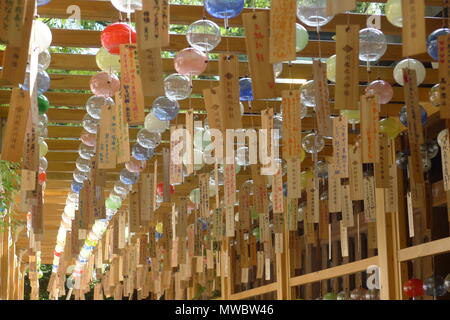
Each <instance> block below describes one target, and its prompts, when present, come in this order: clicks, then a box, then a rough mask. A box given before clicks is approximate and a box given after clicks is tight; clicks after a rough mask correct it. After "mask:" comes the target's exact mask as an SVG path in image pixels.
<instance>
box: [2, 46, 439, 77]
mask: <svg viewBox="0 0 450 320" xmlns="http://www.w3.org/2000/svg"><path fill="white" fill-rule="evenodd" d="M2 59H3V52H0V61H2ZM50 69H57V70H82V71H100V69H99V68H98V67H97V64H96V62H95V55H83V54H67V53H52V62H51V64H50ZM163 70H164V72H165V73H166V74H170V73H175V72H176V70H175V68H174V64H173V59H169V58H164V59H163ZM239 70H241V75H245V74H246V73H248V64H247V62H240V63H239ZM203 74H204V75H217V74H218V63H217V61H215V60H212V61H210V62H209V65H208V68H207V70H206V71H205V72H204V73H203ZM371 75H372V77H377V78H381V79H383V80H385V81H388V82H391V83H395V80H394V76H393V67H377V66H373V67H371ZM311 77H312V65H310V64H292V65H291V66H290V67H289V66H288V64H287V63H285V64H284V65H283V72H282V73H281V75H280V76H279V77H278V78H280V79H283V78H288V79H311ZM437 77H438V70H436V69H431V68H428V69H427V74H426V77H425V80H424V84H433V83H435V82H436V79H437ZM359 81H360V82H366V81H367V68H366V67H365V66H360V67H359Z"/></svg>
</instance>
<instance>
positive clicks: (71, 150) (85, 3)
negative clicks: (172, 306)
mask: <svg viewBox="0 0 450 320" xmlns="http://www.w3.org/2000/svg"><path fill="white" fill-rule="evenodd" d="M367 2H385V1H382V0H372V1H367ZM425 2H426V5H427V6H438V7H441V6H443V1H442V0H426V1H425ZM73 4H74V1H72V0H58V1H52V2H51V3H49V4H48V5H45V6H42V7H39V8H38V14H39V16H40V17H41V18H51V19H67V18H68V13H67V12H66V10H67V8H68V7H69V6H70V5H73ZM76 5H77V6H79V7H80V12H81V19H82V20H93V21H101V22H106V23H111V22H115V21H118V20H119V18H120V17H119V13H118V11H117V10H116V9H115V8H114V7H113V6H112V5H111V3H110V2H109V1H92V0H78V1H76ZM252 10H253V9H249V8H247V9H245V10H244V12H250V11H252ZM264 10H266V9H255V11H256V12H259V11H264ZM203 16H206V18H207V19H210V20H212V21H214V22H216V23H217V24H219V25H220V26H222V27H223V20H219V19H214V18H212V17H210V16H207V14H206V12H205V11H204V9H203V7H202V6H191V5H171V6H170V23H171V24H178V25H189V24H191V23H192V22H194V21H196V20H199V19H201V18H202V17H203ZM241 17H242V15H240V16H238V17H237V18H233V19H230V21H229V25H230V26H232V27H242V18H241ZM367 18H368V15H366V14H350V15H349V16H348V15H347V14H339V15H337V16H336V17H334V18H333V20H332V21H331V22H330V23H328V24H326V25H325V26H324V27H322V28H321V32H323V33H330V34H333V33H335V30H336V26H337V25H339V24H346V23H347V21H348V19H349V20H350V21H351V23H352V24H359V25H360V26H361V28H363V27H364V26H365V25H366V21H367ZM131 21H134V16H133V15H132V16H131ZM444 21H445V19H443V18H439V17H426V29H427V30H426V33H427V34H429V33H431V32H432V31H434V30H436V29H438V28H440V27H442V25H443V23H444ZM381 30H382V31H383V32H384V33H385V34H386V35H388V36H401V34H402V30H401V29H400V28H397V27H394V26H393V25H391V24H390V23H389V22H388V21H387V19H386V17H384V16H382V17H381ZM309 31H314V29H311V28H310V29H309ZM52 34H53V41H52V46H57V47H63V48H93V49H95V48H100V47H101V43H100V31H92V30H69V29H52ZM188 46H189V44H188V43H187V41H186V37H185V36H184V35H181V34H171V35H170V45H169V46H168V47H166V48H163V50H166V51H170V52H177V51H179V50H181V49H183V48H186V47H188ZM319 46H320V51H321V58H328V57H330V56H331V55H333V54H335V51H336V43H335V41H334V40H325V41H324V40H322V41H318V40H310V41H309V44H308V46H307V47H306V48H305V49H304V50H302V51H301V52H300V53H298V54H297V56H298V57H301V58H319V57H318V52H319ZM245 48H246V46H245V38H244V37H231V36H223V37H222V41H221V43H220V44H219V45H218V46H217V48H215V49H214V50H213V52H212V53H224V52H231V53H236V54H246V50H245ZM2 57H3V52H0V61H2ZM51 58H52V61H51V65H50V68H49V69H51V70H57V71H58V73H52V72H49V74H50V77H51V87H50V91H49V92H47V93H46V96H47V97H48V99H49V101H50V104H51V109H50V110H49V112H48V117H49V126H48V139H47V140H46V142H47V143H48V146H49V152H48V154H47V156H46V157H47V159H48V162H49V165H48V170H47V183H46V190H45V204H44V217H43V219H44V233H43V239H42V241H41V250H42V253H41V257H42V263H44V264H51V263H52V259H53V250H54V248H55V244H56V234H57V231H58V227H59V225H60V221H61V214H62V211H63V209H64V206H65V201H66V197H67V193H68V191H69V190H70V183H71V181H72V173H73V170H74V169H75V160H76V159H77V157H78V153H77V150H78V146H79V143H80V142H79V137H80V134H81V132H82V126H81V120H82V118H83V116H84V114H85V110H84V106H85V103H86V101H87V99H88V98H89V97H90V96H91V95H92V94H91V93H87V91H89V80H90V78H91V76H90V75H78V74H70V71H99V69H98V67H97V64H96V62H95V55H92V54H68V53H52V54H51ZM403 58H404V57H403V56H402V43H395V44H394V43H389V45H388V49H387V52H386V54H385V55H384V56H383V58H382V60H381V61H380V62H379V63H378V64H377V65H375V66H372V67H371V71H370V73H368V71H367V68H366V67H365V66H360V67H359V82H360V93H361V94H364V90H365V87H366V85H367V83H368V81H373V80H376V79H377V78H380V79H383V80H385V81H387V82H390V83H391V84H394V83H395V80H394V78H393V68H394V66H395V62H397V61H400V60H402V59H403ZM414 58H416V59H418V60H420V61H422V62H424V63H427V64H426V66H427V69H426V71H427V73H426V78H425V80H424V82H423V83H422V84H421V86H420V87H419V89H418V93H419V99H420V101H421V103H422V105H423V106H424V107H425V109H426V110H427V112H428V117H429V120H428V128H427V130H428V132H429V135H430V136H433V137H435V136H436V135H437V133H438V132H439V131H437V128H441V129H442V128H443V125H442V122H441V121H440V119H439V112H438V111H439V109H438V108H436V107H433V106H432V105H431V103H429V92H430V88H431V87H432V86H433V85H435V84H436V83H438V82H439V79H438V70H436V69H433V68H432V67H431V64H430V63H431V62H432V58H431V57H430V56H429V55H427V54H422V55H419V56H416V57H414ZM163 69H164V73H165V74H166V75H168V74H171V73H175V72H176V71H175V69H174V64H173V59H171V58H164V59H163ZM239 73H240V76H244V75H246V74H249V69H248V64H247V62H240V63H239ZM204 75H207V76H216V75H218V62H217V61H210V62H209V63H208V67H207V70H206V71H205V73H204ZM278 78H279V79H295V80H299V79H306V80H310V79H312V65H311V64H309V63H301V64H300V63H293V64H287V63H285V64H284V65H283V72H282V73H281V75H280V76H279V77H278ZM217 85H218V81H217V80H194V81H193V91H192V93H193V94H194V95H195V96H196V97H192V98H191V99H186V100H183V101H180V106H181V108H182V112H181V113H180V114H179V116H178V117H177V119H176V120H175V121H176V123H178V124H182V123H184V122H185V116H184V112H185V111H186V110H188V109H190V108H192V109H193V110H194V113H195V114H196V115H195V117H196V118H197V119H198V120H202V119H204V118H205V117H206V111H205V105H204V101H203V99H202V98H200V97H199V96H200V95H201V94H202V91H203V89H206V88H210V87H216V86H217ZM290 87H291V85H290V84H289V81H288V80H287V81H285V83H281V82H280V83H276V91H277V93H278V96H281V91H282V90H288V89H289V88H290ZM293 87H294V88H298V87H299V85H298V84H294V85H293ZM329 89H330V98H331V100H332V101H333V99H334V85H333V84H331V85H329ZM10 96H11V90H10V88H9V87H8V86H3V87H2V88H1V90H0V117H1V118H2V119H5V118H6V117H7V115H8V103H9V100H10ZM153 99H154V97H146V98H145V105H146V112H148V110H149V107H150V106H151V103H152V101H153ZM280 103H281V102H280V101H274V100H255V101H253V102H252V105H251V109H250V108H249V106H248V105H245V115H244V116H243V124H244V127H245V128H259V127H261V118H260V112H261V110H263V109H266V108H268V107H270V108H273V109H274V110H275V111H277V110H278V111H279V110H280ZM404 105H405V98H404V90H403V88H402V87H400V86H395V87H394V97H393V99H392V101H391V102H390V103H389V104H386V105H382V106H381V110H380V115H381V116H390V117H398V115H399V111H400V109H401V108H402V107H403V106H404ZM332 114H339V110H334V108H333V102H332ZM175 121H174V122H175ZM3 123H4V121H3ZM313 128H315V126H314V122H313V118H310V117H306V118H305V119H303V120H302V129H303V130H304V131H307V130H311V129H313ZM138 130H139V128H136V127H131V128H130V140H131V141H132V143H133V142H134V141H135V140H136V133H137V131H138ZM169 139H170V138H169V133H168V132H166V133H165V134H164V135H163V142H162V144H161V145H160V146H159V147H158V149H157V155H156V159H158V163H161V162H162V161H163V159H162V154H161V150H162V148H164V147H168V143H169ZM355 139H356V134H353V133H351V134H350V135H349V140H350V141H351V142H353V141H355ZM327 143H328V142H327ZM396 145H397V147H399V145H400V139H398V140H397V141H396ZM332 149H333V148H332V146H331V145H327V146H326V147H325V149H324V150H323V151H322V152H321V153H320V154H319V159H326V158H327V157H330V156H332V154H333V150H332ZM150 163H151V162H149V163H148V165H150ZM312 164H313V161H312V159H311V158H310V157H309V156H308V157H307V159H306V160H305V161H304V162H303V163H302V170H304V169H303V168H309V167H311V166H312ZM122 168H123V166H122V165H121V166H118V167H117V168H116V169H114V170H109V171H108V172H107V175H106V177H107V182H106V188H105V191H106V192H109V190H111V189H112V186H113V184H114V182H115V181H116V180H117V178H118V173H119V172H120V170H121V169H122ZM158 170H159V172H158V174H159V175H160V176H159V178H160V179H162V176H163V172H162V170H163V168H162V166H160V167H158ZM210 170H211V167H207V168H206V167H205V168H203V169H202V171H201V172H208V171H210ZM397 178H398V181H399V185H400V186H402V185H403V182H402V180H403V173H402V171H401V170H400V169H399V170H398V177H397ZM249 179H251V172H250V169H249V168H248V169H246V170H241V172H240V173H239V174H238V176H237V185H238V186H240V185H241V184H242V183H243V182H244V181H246V180H249ZM160 181H161V180H160ZM441 184H442V183H437V184H435V185H433V192H432V194H431V196H430V199H431V202H433V203H434V206H435V207H438V206H445V205H446V199H445V192H444V191H443V189H442V186H441ZM197 186H198V180H197V177H196V176H190V177H187V178H185V181H184V183H183V184H182V185H179V186H176V188H175V194H174V195H173V196H172V201H176V199H177V198H179V197H186V196H188V195H189V193H190V191H191V190H192V189H194V188H195V187H197ZM400 189H401V188H400V187H399V198H403V196H404V194H405V193H404V190H400ZM435 190H437V191H435ZM443 194H444V196H443ZM376 196H377V205H379V206H377V221H376V237H377V240H376V241H377V246H376V247H377V248H378V252H377V254H376V251H375V250H373V249H370V250H369V252H367V253H366V255H367V257H365V258H363V257H362V256H361V253H359V257H358V253H356V256H355V257H353V259H352V260H353V261H349V260H348V259H347V260H345V259H344V260H342V261H338V260H334V259H333V261H332V262H331V265H330V263H328V262H327V261H326V260H327V258H326V255H327V252H326V249H324V250H325V251H324V252H322V253H321V255H322V257H321V258H320V257H317V256H316V260H321V259H322V265H321V266H317V265H315V266H313V264H311V265H309V266H306V269H304V270H303V271H302V274H301V275H298V274H296V272H295V269H298V268H297V266H296V263H295V262H293V261H292V260H293V256H295V255H294V254H293V252H292V250H287V252H285V253H283V254H277V255H276V262H275V265H274V275H275V276H274V277H273V278H275V279H273V278H272V280H271V281H262V283H261V286H259V287H255V288H251V289H248V290H245V288H243V289H244V290H237V289H236V286H235V285H234V284H233V282H232V281H233V280H232V277H228V278H222V286H221V287H222V289H221V290H222V291H221V298H222V299H248V298H254V297H258V296H259V297H266V298H267V297H269V298H278V299H290V298H293V297H294V296H295V288H296V287H297V286H305V285H306V286H308V285H309V288H310V289H309V290H311V291H310V293H309V295H310V297H311V295H312V289H311V288H312V286H311V284H312V283H315V282H320V283H321V285H322V288H325V287H326V286H327V284H326V281H327V280H328V279H336V278H339V277H344V278H346V279H347V280H346V281H348V279H349V278H348V277H349V275H352V274H357V277H361V273H362V272H363V271H365V270H366V269H367V268H368V267H369V266H371V265H378V266H379V267H380V269H381V270H382V273H381V276H382V279H381V281H382V282H383V284H387V286H386V285H385V286H384V287H382V289H381V298H382V299H401V298H403V293H402V289H401V285H402V283H403V282H404V281H405V280H406V279H407V273H408V272H407V269H406V262H407V261H410V260H413V259H418V258H422V257H429V256H431V255H436V254H441V253H444V252H449V251H450V237H448V236H447V237H446V238H443V239H439V240H436V241H431V242H427V243H422V241H419V240H418V241H419V242H417V243H415V244H416V246H412V247H411V246H410V247H408V246H407V242H408V241H407V235H406V227H405V226H406V225H407V222H405V221H406V220H405V219H406V217H407V212H406V209H405V207H404V205H403V202H401V201H400V202H399V207H398V208H397V210H396V211H395V212H389V213H386V212H385V210H384V204H383V203H384V197H385V195H384V193H383V190H382V189H381V190H380V189H377V192H376ZM442 199H443V200H442ZM382 204H383V205H382ZM22 218H24V217H22ZM358 219H359V216H358ZM334 223H335V222H334ZM333 226H334V225H333ZM369 228H370V227H369V226H368V225H367V223H365V221H363V219H361V225H359V227H358V229H357V228H350V229H349V231H348V232H349V236H351V237H354V239H356V238H358V239H359V236H358V233H360V234H363V233H364V234H367V233H368V232H369V231H368V229H369ZM334 232H337V234H334ZM372 232H373V231H372ZM290 236H291V237H292V236H293V234H292V233H286V236H285V239H284V245H285V248H291V249H292V247H293V246H292V239H290ZM294 237H295V236H294ZM332 238H333V240H332V241H330V243H331V242H333V243H334V242H338V241H339V240H338V239H339V230H336V229H335V230H334V231H333V235H332ZM355 241H356V240H355ZM327 244H328V243H323V242H322V243H318V246H317V247H318V248H320V247H322V248H323V247H324V246H325V247H326V245H327ZM27 248H28V238H27V237H26V234H25V231H22V232H21V233H20V235H19V238H18V241H17V242H16V243H15V250H16V251H17V252H20V251H21V250H26V249H27ZM302 250H305V256H306V255H307V254H312V251H311V247H309V248H307V247H304V248H302ZM332 250H333V252H335V250H338V249H337V248H335V247H334V245H333V249H332ZM319 251H320V250H319ZM319 251H317V250H314V254H315V255H318V254H319ZM336 252H338V251H336ZM25 256H26V253H25V255H24V256H23V261H27V259H26V258H25ZM311 260H312V258H311ZM311 263H312V262H311ZM319 264H320V263H319ZM333 281H336V280H333ZM274 293H276V294H274ZM192 295H193V292H190V297H192Z"/></svg>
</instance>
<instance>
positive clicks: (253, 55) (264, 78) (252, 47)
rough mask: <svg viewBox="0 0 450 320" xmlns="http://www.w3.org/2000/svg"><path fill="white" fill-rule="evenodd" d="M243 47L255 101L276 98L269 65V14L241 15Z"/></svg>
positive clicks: (273, 78)
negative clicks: (245, 49)
mask: <svg viewBox="0 0 450 320" xmlns="http://www.w3.org/2000/svg"><path fill="white" fill-rule="evenodd" d="M242 22H243V25H244V29H245V46H246V48H247V56H248V61H249V69H250V75H251V78H252V89H253V97H254V98H255V99H268V98H276V97H277V93H276V90H275V75H274V73H273V66H272V64H271V63H270V61H269V60H270V52H269V48H270V45H269V12H253V13H244V14H242Z"/></svg>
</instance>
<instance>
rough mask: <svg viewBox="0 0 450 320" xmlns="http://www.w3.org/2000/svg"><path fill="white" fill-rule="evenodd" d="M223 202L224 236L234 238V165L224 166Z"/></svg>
mask: <svg viewBox="0 0 450 320" xmlns="http://www.w3.org/2000/svg"><path fill="white" fill-rule="evenodd" d="M223 175H224V182H223V185H224V201H225V210H226V214H225V225H226V236H227V237H234V232H235V227H234V204H235V203H236V165H235V164H225V165H224V173H223Z"/></svg>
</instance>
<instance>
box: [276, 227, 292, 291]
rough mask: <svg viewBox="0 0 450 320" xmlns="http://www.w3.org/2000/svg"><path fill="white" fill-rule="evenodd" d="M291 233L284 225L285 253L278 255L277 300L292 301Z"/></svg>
mask: <svg viewBox="0 0 450 320" xmlns="http://www.w3.org/2000/svg"><path fill="white" fill-rule="evenodd" d="M289 256H290V255H289V231H288V230H287V225H286V223H285V225H284V232H283V253H277V254H276V266H275V268H276V272H277V300H290V299H291V290H290V288H289V277H290V276H291V272H290V261H289V260H290V258H289Z"/></svg>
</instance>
